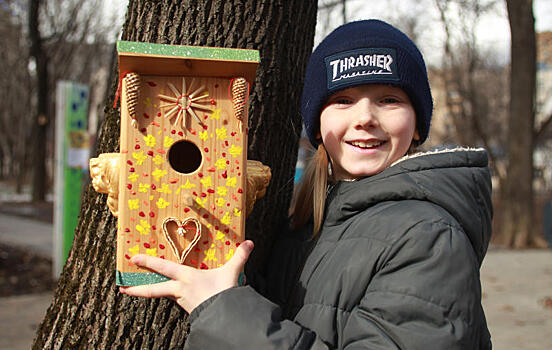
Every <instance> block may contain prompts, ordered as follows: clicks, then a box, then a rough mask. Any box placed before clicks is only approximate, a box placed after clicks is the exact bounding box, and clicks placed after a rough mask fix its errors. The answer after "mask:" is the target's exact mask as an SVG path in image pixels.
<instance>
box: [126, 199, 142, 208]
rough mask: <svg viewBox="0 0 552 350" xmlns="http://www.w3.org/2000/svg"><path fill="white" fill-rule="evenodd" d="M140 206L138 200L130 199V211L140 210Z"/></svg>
mask: <svg viewBox="0 0 552 350" xmlns="http://www.w3.org/2000/svg"><path fill="white" fill-rule="evenodd" d="M139 207H140V206H139V204H138V199H129V200H128V209H130V210H135V209H138V208H139Z"/></svg>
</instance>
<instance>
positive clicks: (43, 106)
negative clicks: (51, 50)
mask: <svg viewBox="0 0 552 350" xmlns="http://www.w3.org/2000/svg"><path fill="white" fill-rule="evenodd" d="M39 13H40V0H30V1H29V38H30V41H31V49H30V53H31V57H33V58H34V60H35V63H36V87H37V92H36V93H37V110H36V114H35V118H34V123H33V127H32V130H33V142H32V144H33V147H32V172H33V182H32V197H33V200H34V201H43V200H44V199H45V197H46V184H47V182H48V179H47V174H46V145H47V139H46V137H47V131H48V122H49V116H48V101H49V100H48V56H47V55H46V52H45V51H44V48H43V46H42V37H41V35H40V27H39Z"/></svg>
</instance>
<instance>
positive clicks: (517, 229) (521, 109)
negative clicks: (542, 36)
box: [501, 0, 536, 248]
mask: <svg viewBox="0 0 552 350" xmlns="http://www.w3.org/2000/svg"><path fill="white" fill-rule="evenodd" d="M506 4H507V8H508V18H509V21H510V32H511V37H512V45H511V59H512V63H511V73H510V74H511V75H510V79H511V80H510V110H509V119H508V128H509V130H508V138H507V140H508V142H507V145H508V146H507V152H508V167H507V179H506V182H505V188H504V192H503V195H504V197H503V198H502V200H503V203H504V209H505V210H504V215H503V222H502V225H501V226H502V228H503V229H502V234H503V235H504V238H505V244H506V245H507V246H510V247H516V248H521V247H526V246H528V245H531V244H532V243H533V237H534V234H535V232H534V231H535V230H534V228H533V222H534V221H533V148H534V147H533V146H534V131H533V128H534V120H535V89H536V38H535V19H534V16H533V2H532V0H522V1H519V0H507V1H506Z"/></svg>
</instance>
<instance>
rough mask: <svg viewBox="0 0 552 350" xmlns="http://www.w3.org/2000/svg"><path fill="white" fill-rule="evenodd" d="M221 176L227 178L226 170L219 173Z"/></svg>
mask: <svg viewBox="0 0 552 350" xmlns="http://www.w3.org/2000/svg"><path fill="white" fill-rule="evenodd" d="M221 175H222V177H223V178H225V179H226V178H227V177H228V173H227V172H226V170H225V171H224V172H223V173H222V174H221Z"/></svg>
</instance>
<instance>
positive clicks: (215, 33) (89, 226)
mask: <svg viewBox="0 0 552 350" xmlns="http://www.w3.org/2000/svg"><path fill="white" fill-rule="evenodd" d="M315 22H316V1H314V0H309V1H305V0H290V1H286V2H285V3H284V2H282V1H278V0H247V1H240V0H232V1H230V0H228V1H220V0H218V1H217V0H214V1H197V2H195V1H194V2H190V1H185V0H172V1H163V2H160V1H152V0H131V1H130V3H129V6H128V12H127V17H126V23H125V25H124V28H123V35H122V38H123V40H134V41H145V42H155V43H165V44H186V45H205V46H221V47H239V48H254V49H258V50H260V53H261V64H260V66H259V70H258V73H257V78H256V81H255V86H254V90H253V95H252V96H251V98H250V124H249V140H250V146H249V157H248V158H249V159H257V160H260V161H262V162H263V163H264V164H266V165H269V166H270V167H271V168H272V174H273V179H272V183H271V185H270V186H269V189H268V191H267V196H266V197H265V198H264V199H262V200H260V201H259V202H258V203H257V205H256V209H255V210H254V211H253V214H252V215H251V217H250V219H249V220H248V223H247V236H248V238H251V239H253V240H254V241H255V243H256V248H255V253H256V254H255V256H254V257H252V259H250V263H249V265H250V266H252V265H255V266H259V265H261V264H262V262H263V261H264V258H265V257H266V255H267V253H268V250H269V248H270V244H271V241H272V239H273V237H274V236H275V235H276V234H278V226H279V224H281V223H282V221H283V220H285V218H286V217H287V211H288V205H289V201H290V198H291V193H292V189H293V172H294V167H295V162H296V156H297V140H298V138H299V135H300V130H301V122H300V118H299V112H298V106H299V98H300V92H301V86H302V79H303V73H304V68H305V65H306V59H307V58H308V56H309V55H310V52H311V48H312V43H313V38H314V27H315ZM116 87H117V82H116V81H114V82H112V84H111V94H110V99H109V101H107V103H106V105H107V106H110V105H112V103H113V96H114V94H115V90H116ZM118 138H119V114H118V113H117V112H116V111H114V110H111V109H110V110H108V111H107V114H106V116H105V119H104V121H103V125H102V128H101V132H100V134H99V135H98V152H99V153H105V152H114V151H115V152H116V151H117V150H118ZM115 242H116V219H115V218H114V217H113V216H111V215H110V213H109V211H108V210H107V206H106V196H105V195H99V194H97V193H95V192H94V190H93V189H92V188H91V187H90V186H89V187H88V190H87V191H86V193H85V194H84V197H83V201H82V208H81V213H80V219H79V224H78V227H77V229H76V233H75V241H74V244H73V248H72V250H71V252H70V254H69V258H68V261H67V263H66V265H65V267H64V269H63V272H62V274H61V277H60V280H59V283H58V286H57V289H56V292H55V297H54V300H53V302H52V304H51V305H50V307H49V309H48V311H47V314H46V316H45V318H44V320H43V321H42V324H41V325H40V327H39V329H38V331H37V335H36V338H35V340H34V344H33V348H34V349H43V348H47V349H60V348H71V349H73V348H87V349H106V348H109V349H119V348H125V349H127V348H133V349H135V348H141V349H160V348H162V349H165V348H181V347H182V346H183V344H184V342H185V339H186V336H187V333H188V322H187V315H186V313H185V312H184V311H183V310H182V309H181V308H180V307H178V306H177V305H176V304H175V303H173V302H172V301H170V300H168V299H156V300H148V299H138V298H131V297H127V296H122V295H120V294H119V293H118V291H117V289H116V286H115Z"/></svg>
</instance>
